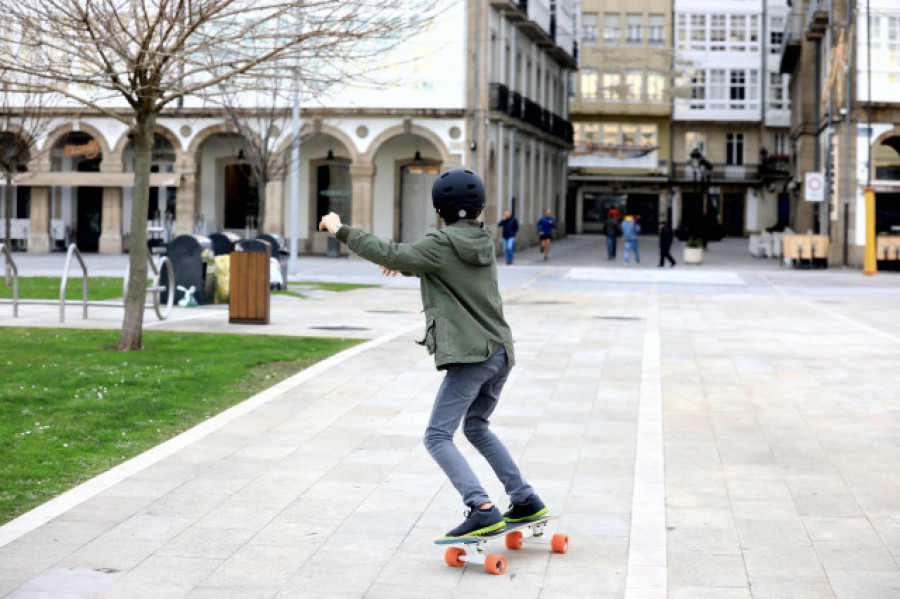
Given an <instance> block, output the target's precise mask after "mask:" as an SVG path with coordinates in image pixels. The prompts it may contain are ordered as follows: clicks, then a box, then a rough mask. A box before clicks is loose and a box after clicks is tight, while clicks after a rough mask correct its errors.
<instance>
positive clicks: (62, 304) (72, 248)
mask: <svg viewBox="0 0 900 599" xmlns="http://www.w3.org/2000/svg"><path fill="white" fill-rule="evenodd" d="M0 253H2V254H3V255H4V256H5V258H6V260H5V262H6V270H5V278H10V277H9V275H10V269H11V270H12V277H11V278H12V288H13V296H12V306H13V318H18V316H19V304H51V305H52V304H54V303H58V304H59V321H60V322H62V323H64V322H66V305H67V304H73V303H74V304H78V303H80V304H81V305H82V317H83V318H85V319H86V318H87V317H88V305H91V304H93V305H94V306H104V307H124V305H125V304H124V303H123V302H112V301H93V302H92V301H90V300H89V299H88V281H89V276H88V269H87V265H86V264H85V262H84V258H83V257H82V255H81V252H80V251H79V250H78V247H77V246H76V245H75V244H74V243H73V244H70V245H69V249H68V251H67V253H66V265H65V270H64V271H63V274H62V278H61V280H60V283H59V299H58V300H52V299H20V298H19V268H18V266H17V265H16V262H15V260H13V257H12V254H11V253H10V251H9V248H8V247H6V245H4V244H2V243H0ZM72 256H75V259H76V260H78V263H79V264H80V265H81V273H82V274H81V276H82V281H81V300H80V301H78V300H73V301H68V300H66V285H67V284H68V282H69V268H70V266H71V264H72ZM147 259H148V261H149V262H150V270H151V272H152V275H153V281H152V283H151V285H150V287H147V293H150V294H151V299H152V301H151V303H149V304H144V307H145V308H153V310H154V311H155V312H156V316H157V318H159V319H160V320H166V319H167V318H168V317H169V316H170V315H171V313H172V308H173V307H174V305H175V294H174V293H169V294H168V298H167V301H166V308H165V311H162V309H161V306H160V294H161V293H162V292H164V291H167V289H168V288H167V287H166V286H165V285H160V284H159V280H160V275H161V274H162V271H163V270H164V269H168V280H169V281H171V282H172V283H171V286H172V287H174V281H175V267H174V266H173V265H172V261H171V260H169V258H168V257H166V256H163V257H161V259H160V260H159V263H158V264H157V263H155V262H153V259H152V257H151V256H147ZM128 274H129V271H128V269H127V268H126V269H125V278H124V279H123V282H122V294H123V296H124V295H127V293H128ZM0 303H8V301H7V300H5V299H0Z"/></svg>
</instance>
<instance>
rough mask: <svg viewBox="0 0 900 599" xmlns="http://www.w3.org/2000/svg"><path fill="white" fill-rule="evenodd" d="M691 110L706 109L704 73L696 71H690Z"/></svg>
mask: <svg viewBox="0 0 900 599" xmlns="http://www.w3.org/2000/svg"><path fill="white" fill-rule="evenodd" d="M689 106H690V109H691V110H703V109H704V108H706V71H704V70H700V69H697V70H695V71H691V102H690V104H689Z"/></svg>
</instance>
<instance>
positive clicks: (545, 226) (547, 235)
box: [537, 208, 556, 260]
mask: <svg viewBox="0 0 900 599" xmlns="http://www.w3.org/2000/svg"><path fill="white" fill-rule="evenodd" d="M550 214H551V212H550V209H549V208H548V209H547V210H545V211H544V216H542V217H541V220H539V221H538V222H537V232H538V236H539V237H540V238H541V253H542V254H544V260H549V259H550V242H551V241H553V229H555V228H556V219H555V218H553V217H552V216H550Z"/></svg>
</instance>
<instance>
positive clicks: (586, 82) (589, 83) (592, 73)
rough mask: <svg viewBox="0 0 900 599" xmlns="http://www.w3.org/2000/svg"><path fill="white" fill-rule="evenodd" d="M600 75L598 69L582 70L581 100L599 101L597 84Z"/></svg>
mask: <svg viewBox="0 0 900 599" xmlns="http://www.w3.org/2000/svg"><path fill="white" fill-rule="evenodd" d="M599 78H600V75H599V73H598V72H597V69H581V99H582V100H596V99H597V83H598V81H599Z"/></svg>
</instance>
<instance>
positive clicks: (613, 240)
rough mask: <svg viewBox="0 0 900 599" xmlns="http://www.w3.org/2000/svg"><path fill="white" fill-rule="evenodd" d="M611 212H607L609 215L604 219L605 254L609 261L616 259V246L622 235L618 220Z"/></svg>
mask: <svg viewBox="0 0 900 599" xmlns="http://www.w3.org/2000/svg"><path fill="white" fill-rule="evenodd" d="M616 214H618V212H616V213H615V214H614V213H613V211H612V210H610V211H609V214H608V215H607V217H606V224H605V228H606V253H607V257H608V258H609V259H610V260H615V259H616V245H617V244H618V242H619V237H620V236H621V235H622V225H621V224H619V219H618V218H617V217H616Z"/></svg>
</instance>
